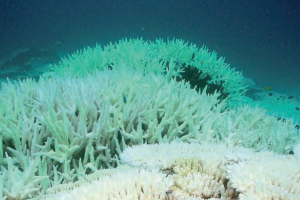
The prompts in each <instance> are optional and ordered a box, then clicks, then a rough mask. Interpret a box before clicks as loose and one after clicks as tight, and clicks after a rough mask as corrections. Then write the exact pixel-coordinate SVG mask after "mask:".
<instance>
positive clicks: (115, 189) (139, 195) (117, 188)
mask: <svg viewBox="0 0 300 200" xmlns="http://www.w3.org/2000/svg"><path fill="white" fill-rule="evenodd" d="M103 171H105V170H103ZM172 182H173V181H172V179H171V178H170V177H166V175H164V174H162V173H160V172H155V171H152V172H149V171H145V170H138V169H127V170H122V171H118V170H114V172H113V173H110V174H102V175H100V176H99V177H98V178H92V179H90V178H86V180H82V181H79V183H74V184H72V185H70V184H69V185H61V186H60V188H61V189H60V191H59V189H56V191H51V193H48V194H47V195H45V196H44V199H45V200H52V199H53V200H56V199H62V200H63V199H65V200H66V199H72V200H84V199H86V200H92V199H97V200H110V199H115V200H121V199H122V200H123V199H125V200H141V199H143V200H165V199H166V197H167V194H166V191H168V190H169V188H170V187H171V185H172V184H173V183H172Z"/></svg>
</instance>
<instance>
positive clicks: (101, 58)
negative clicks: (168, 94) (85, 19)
mask: <svg viewBox="0 0 300 200" xmlns="http://www.w3.org/2000/svg"><path fill="white" fill-rule="evenodd" d="M122 65H125V66H126V68H127V69H128V70H131V69H135V70H138V71H141V72H143V73H145V74H148V73H155V74H165V71H166V70H169V71H170V72H171V73H170V74H168V75H166V78H170V77H172V76H173V77H175V76H177V75H179V76H177V77H178V79H180V80H185V81H188V82H190V83H191V85H193V86H192V87H194V86H195V85H194V84H195V83H196V82H197V83H196V85H198V88H199V87H200V85H199V82H201V80H204V79H207V82H206V84H204V86H205V85H210V86H211V87H212V88H214V87H215V86H218V89H219V92H221V90H222V92H224V93H226V95H225V96H229V98H230V99H232V100H239V99H241V98H242V96H243V95H244V92H245V89H246V87H245V86H244V84H243V76H242V74H241V73H240V72H238V71H236V70H235V69H233V68H230V67H229V65H228V64H227V63H225V61H224V58H223V57H220V58H218V57H217V53H216V52H215V51H213V52H209V51H208V49H207V48H206V47H202V48H198V47H197V46H196V45H193V44H188V42H185V41H184V40H180V39H173V40H167V41H164V40H162V39H157V40H155V41H154V42H151V41H145V40H143V39H122V40H120V41H119V42H118V43H116V44H112V43H110V44H109V45H107V46H103V47H102V46H100V45H97V46H96V47H95V48H90V47H87V48H85V49H83V50H79V51H77V52H75V53H73V54H72V55H70V56H69V57H68V58H65V59H62V61H61V62H60V63H59V64H58V65H56V66H54V68H53V69H54V71H55V74H59V76H62V75H64V74H73V75H76V76H83V75H86V74H87V73H93V72H94V71H95V70H99V69H100V70H103V69H105V68H116V69H118V68H119V67H120V66H122ZM189 70H191V71H189ZM50 74H51V73H50ZM187 74H189V75H191V74H193V76H194V77H192V78H191V77H187V76H186V75H187ZM195 80H197V81H196V82H194V81H195ZM200 88H202V89H203V86H201V87H200ZM223 90H224V91H223ZM212 92H214V89H213V90H212Z"/></svg>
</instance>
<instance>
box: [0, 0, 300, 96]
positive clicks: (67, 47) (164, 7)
mask: <svg viewBox="0 0 300 200" xmlns="http://www.w3.org/2000/svg"><path fill="white" fill-rule="evenodd" d="M299 13H300V1H299V0H251V1H250V0H229V1H223V0H214V1H203V0H189V1H183V0H144V1H138V0H135V1H134V0H72V1H71V0H63V1H62V0H40V1H38V0H35V1H33V0H26V1H25V0H0V44H1V45H0V59H7V58H9V57H10V56H11V54H12V53H13V52H15V51H17V50H20V49H23V48H33V49H43V50H53V51H55V52H57V53H58V54H59V56H63V55H66V54H67V53H71V52H73V51H75V50H77V49H79V48H83V47H84V46H87V45H90V46H93V45H95V43H96V42H100V43H102V44H107V43H108V42H115V41H118V40H119V39H121V38H124V37H127V38H130V37H143V38H144V39H151V40H153V39H155V38H158V37H160V38H167V37H176V38H183V39H185V40H188V41H191V42H192V43H195V44H197V45H198V46H202V45H203V44H205V45H206V46H207V47H208V48H209V49H210V50H216V51H217V52H218V53H219V55H220V56H225V57H226V61H227V62H228V63H230V64H231V66H232V67H234V68H236V69H237V70H240V71H243V74H244V75H245V76H246V77H249V78H251V79H253V80H254V81H255V82H256V84H257V85H258V86H260V87H264V86H271V87H272V88H273V89H274V90H277V91H288V92H292V91H294V90H297V89H300V36H299V35H300V25H299V24H300V14H299ZM53 61H57V60H56V59H53ZM0 69H1V66H0Z"/></svg>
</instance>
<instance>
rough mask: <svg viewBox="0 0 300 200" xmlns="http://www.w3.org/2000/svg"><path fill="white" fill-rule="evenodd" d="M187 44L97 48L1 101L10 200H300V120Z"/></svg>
mask: <svg viewBox="0 0 300 200" xmlns="http://www.w3.org/2000/svg"><path fill="white" fill-rule="evenodd" d="M245 82H246V81H244V77H243V76H242V74H241V73H240V72H237V71H236V70H235V69H233V68H230V66H229V65H228V64H226V63H225V62H224V58H222V57H217V53H216V52H210V51H208V49H207V48H205V47H202V48H198V47H197V46H196V45H192V44H189V43H187V42H185V41H183V40H178V39H174V40H167V41H163V40H162V39H157V40H156V41H153V42H151V41H145V40H142V39H123V40H120V41H119V42H118V43H116V44H109V45H107V46H101V45H97V46H96V47H95V48H90V47H87V48H85V49H83V50H80V51H77V52H75V53H74V54H72V55H70V56H69V57H68V58H64V59H62V60H61V62H60V63H59V64H57V65H53V66H52V67H51V68H50V69H49V70H48V71H47V72H46V73H44V74H43V75H42V76H41V77H40V79H39V80H34V79H30V78H28V79H26V80H23V81H21V80H20V81H15V82H13V81H6V82H2V84H1V95H0V145H1V146H0V163H1V169H0V199H1V200H5V199H7V200H8V199H12V200H22V199H45V200H50V199H53V200H54V199H72V200H75V199H78V200H82V199H87V200H90V199H97V200H99V199H100V200H109V199H115V200H117V199H120V200H121V199H128V200H129V199H130V200H134V199H136V200H138V199H139V200H181V199H182V200H186V199H188V200H192V199H193V200H196V199H243V200H248V199H249V200H250V199H251V200H252V199H295V200H296V199H299V197H300V176H299V174H300V168H299V167H297V166H299V165H300V158H299V157H300V145H299V126H298V125H297V124H296V120H295V119H294V118H292V117H290V118H279V117H278V116H275V115H272V114H270V113H269V112H267V110H266V109H264V108H263V107H260V106H259V105H256V104H254V103H252V102H251V100H250V99H249V98H248V97H247V96H245V93H246V91H247V87H248V86H247V85H246V84H245Z"/></svg>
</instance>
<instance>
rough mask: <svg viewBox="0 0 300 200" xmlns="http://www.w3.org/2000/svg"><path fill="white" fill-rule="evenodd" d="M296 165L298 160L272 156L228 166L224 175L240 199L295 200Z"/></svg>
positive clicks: (299, 179) (298, 189) (299, 188)
mask: <svg viewBox="0 0 300 200" xmlns="http://www.w3.org/2000/svg"><path fill="white" fill-rule="evenodd" d="M299 165H300V159H299V158H296V157H293V156H279V155H274V156H264V157H255V158H253V159H252V160H250V161H248V162H241V163H238V164H232V165H230V166H227V169H226V172H227V174H228V178H229V180H230V182H231V183H232V187H234V188H236V189H237V191H239V192H240V193H242V195H241V196H240V199H245V200H246V199H255V198H258V199H298V198H299V196H300V176H299V174H300V169H299Z"/></svg>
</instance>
